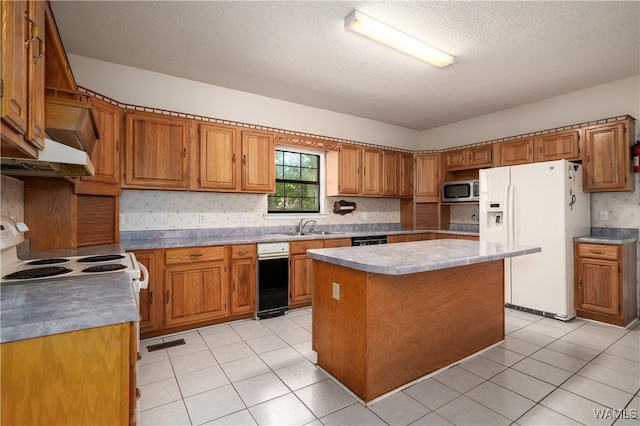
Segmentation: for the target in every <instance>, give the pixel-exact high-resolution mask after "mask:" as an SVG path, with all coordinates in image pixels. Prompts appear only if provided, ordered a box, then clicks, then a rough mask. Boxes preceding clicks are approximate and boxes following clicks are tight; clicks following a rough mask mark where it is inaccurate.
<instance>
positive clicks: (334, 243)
mask: <svg viewBox="0 0 640 426" xmlns="http://www.w3.org/2000/svg"><path fill="white" fill-rule="evenodd" d="M350 246H351V238H332V239H330V240H324V248H335V247H350Z"/></svg>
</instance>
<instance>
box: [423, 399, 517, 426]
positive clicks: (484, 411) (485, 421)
mask: <svg viewBox="0 0 640 426" xmlns="http://www.w3.org/2000/svg"><path fill="white" fill-rule="evenodd" d="M436 413H437V414H438V415H440V416H442V417H444V418H445V419H447V420H448V421H450V422H451V423H453V424H454V425H459V426H463V425H474V426H476V425H491V426H494V425H508V424H510V423H511V421H510V420H509V419H507V418H506V417H503V416H501V415H500V414H498V413H496V412H495V411H492V410H490V409H488V408H487V407H485V406H483V405H481V404H478V403H477V402H475V401H473V400H472V399H469V398H467V397H466V396H464V395H462V396H460V397H458V398H456V399H454V400H453V401H451V402H449V403H448V404H446V405H444V406H443V407H440V408H439V409H437V410H436Z"/></svg>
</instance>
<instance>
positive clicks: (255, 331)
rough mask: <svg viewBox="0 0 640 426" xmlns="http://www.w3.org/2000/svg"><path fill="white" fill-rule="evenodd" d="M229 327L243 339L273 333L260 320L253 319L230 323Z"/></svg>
mask: <svg viewBox="0 0 640 426" xmlns="http://www.w3.org/2000/svg"><path fill="white" fill-rule="evenodd" d="M231 328H233V329H234V330H235V331H236V333H238V334H239V335H240V337H242V338H243V339H244V340H249V339H255V338H256V337H264V336H268V335H270V334H273V332H272V331H271V330H269V329H268V328H267V327H266V326H264V325H263V324H262V323H260V321H254V320H251V321H242V322H237V323H233V324H231Z"/></svg>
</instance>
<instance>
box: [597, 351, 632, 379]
mask: <svg viewBox="0 0 640 426" xmlns="http://www.w3.org/2000/svg"><path fill="white" fill-rule="evenodd" d="M592 362H593V363H594V364H598V365H602V366H603V367H607V368H610V369H612V370H616V371H620V372H622V373H626V374H629V375H632V376H635V377H640V364H638V363H637V362H635V361H630V360H628V359H624V358H620V357H617V356H614V355H610V354H607V353H604V354H600V355H598V356H597V357H595V358H594V359H593V361H592Z"/></svg>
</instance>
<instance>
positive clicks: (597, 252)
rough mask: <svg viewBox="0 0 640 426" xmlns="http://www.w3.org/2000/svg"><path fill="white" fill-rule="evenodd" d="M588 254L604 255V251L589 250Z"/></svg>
mask: <svg viewBox="0 0 640 426" xmlns="http://www.w3.org/2000/svg"><path fill="white" fill-rule="evenodd" d="M589 253H593V254H604V250H589Z"/></svg>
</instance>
